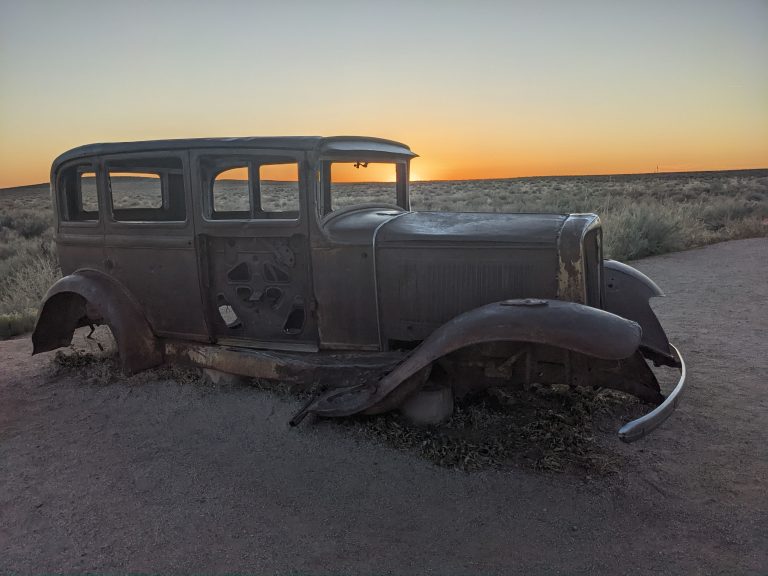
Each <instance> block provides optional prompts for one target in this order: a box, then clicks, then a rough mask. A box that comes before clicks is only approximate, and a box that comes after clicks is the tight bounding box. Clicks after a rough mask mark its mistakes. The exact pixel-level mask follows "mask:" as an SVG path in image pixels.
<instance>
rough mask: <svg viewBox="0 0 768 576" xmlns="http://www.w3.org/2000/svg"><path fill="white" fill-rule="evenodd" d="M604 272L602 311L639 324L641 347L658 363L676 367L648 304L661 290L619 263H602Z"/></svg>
mask: <svg viewBox="0 0 768 576" xmlns="http://www.w3.org/2000/svg"><path fill="white" fill-rule="evenodd" d="M604 269H605V309H606V310H608V311H610V312H613V313H614V314H617V315H619V316H622V317H624V318H629V319H630V320H634V321H635V322H637V323H638V324H640V326H642V328H643V339H642V342H641V343H642V345H643V346H644V347H646V348H647V349H649V350H651V351H653V352H654V353H655V357H654V358H655V359H657V360H658V361H660V362H661V363H664V364H667V365H671V366H675V365H677V360H676V359H675V355H674V354H673V352H672V348H671V346H670V344H669V340H668V339H667V335H666V334H665V333H664V329H663V328H662V327H661V324H660V323H659V319H658V318H657V317H656V314H654V313H653V310H652V309H651V306H650V304H649V303H648V300H649V299H650V298H654V297H658V296H664V293H663V292H662V291H661V289H660V288H659V287H658V286H657V285H656V283H655V282H654V281H653V280H651V279H650V278H648V276H646V275H645V274H643V273H642V272H640V271H639V270H637V269H635V268H632V267H631V266H627V265H626V264H622V263H621V262H616V261H615V260H606V261H605V263H604Z"/></svg>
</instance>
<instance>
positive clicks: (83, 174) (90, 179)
mask: <svg viewBox="0 0 768 576" xmlns="http://www.w3.org/2000/svg"><path fill="white" fill-rule="evenodd" d="M57 188H58V197H59V198H60V200H61V219H62V220H64V221H65V222H96V221H98V219H99V197H98V193H97V188H96V173H95V172H94V171H93V167H92V166H90V165H87V166H72V167H70V168H66V169H65V170H63V171H62V173H61V175H60V176H59V179H58V182H57Z"/></svg>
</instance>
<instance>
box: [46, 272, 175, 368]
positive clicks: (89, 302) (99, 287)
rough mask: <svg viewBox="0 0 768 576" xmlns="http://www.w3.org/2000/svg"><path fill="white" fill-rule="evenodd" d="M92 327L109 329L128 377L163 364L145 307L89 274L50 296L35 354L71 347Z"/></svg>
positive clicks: (69, 279)
mask: <svg viewBox="0 0 768 576" xmlns="http://www.w3.org/2000/svg"><path fill="white" fill-rule="evenodd" d="M94 321H95V322H94ZM92 322H93V323H105V324H107V325H108V326H109V328H110V330H111V331H112V334H113V335H114V337H115V341H116V342H117V349H118V353H119V355H120V364H121V367H122V369H123V371H124V372H126V373H128V374H131V373H134V372H138V371H140V370H145V369H147V368H151V367H153V366H157V365H158V364H160V363H161V362H162V361H163V355H162V352H161V351H160V346H159V344H158V342H157V338H156V337H155V335H154V333H153V332H152V328H151V326H150V325H149V322H148V321H147V319H146V317H145V315H144V311H143V309H142V307H141V305H140V304H139V303H138V302H137V301H136V300H135V299H134V298H133V296H131V294H130V293H129V292H128V291H127V290H126V289H125V287H124V286H123V285H122V284H120V283H119V282H118V281H117V280H115V279H114V278H112V277H111V276H109V275H107V274H105V273H103V272H100V271H98V270H90V269H83V270H78V271H76V272H74V273H72V274H70V275H68V276H65V277H64V278H61V279H60V280H58V281H57V282H56V283H55V284H54V285H53V286H51V288H50V289H49V290H48V292H47V293H46V295H45V297H44V298H43V302H42V305H41V307H40V311H39V312H38V316H37V322H36V324H35V329H34V331H33V332H32V345H33V351H32V354H39V353H40V352H48V351H50V350H55V349H56V348H61V347H63V346H68V345H69V344H70V343H71V342H72V336H73V334H74V331H75V329H76V328H79V327H80V326H87V325H88V324H90V323H92Z"/></svg>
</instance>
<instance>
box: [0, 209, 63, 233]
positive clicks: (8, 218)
mask: <svg viewBox="0 0 768 576" xmlns="http://www.w3.org/2000/svg"><path fill="white" fill-rule="evenodd" d="M51 224H52V221H51V216H50V215H49V214H45V213H43V214H40V213H35V212H27V211H19V212H15V213H11V214H4V215H2V216H0V229H3V228H8V229H11V230H15V231H16V232H17V233H18V234H19V235H20V236H23V237H24V238H34V237H36V236H41V235H42V234H43V232H45V231H46V230H48V229H49V228H50V227H51Z"/></svg>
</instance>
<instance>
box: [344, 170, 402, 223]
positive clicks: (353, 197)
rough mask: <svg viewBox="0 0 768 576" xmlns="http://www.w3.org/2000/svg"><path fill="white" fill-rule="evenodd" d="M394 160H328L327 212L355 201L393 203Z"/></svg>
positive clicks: (395, 191)
mask: <svg viewBox="0 0 768 576" xmlns="http://www.w3.org/2000/svg"><path fill="white" fill-rule="evenodd" d="M397 186H398V184H397V164H396V163H394V162H365V161H357V162H331V163H330V200H331V202H330V209H331V211H335V210H338V209H339V208H345V207H347V206H354V205H355V204H366V203H374V204H389V205H396V204H397Z"/></svg>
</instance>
